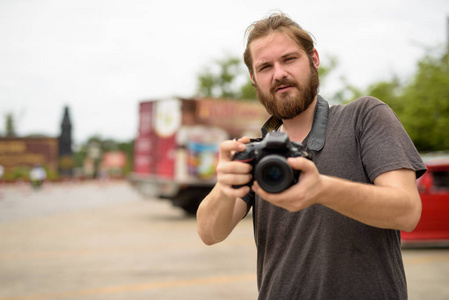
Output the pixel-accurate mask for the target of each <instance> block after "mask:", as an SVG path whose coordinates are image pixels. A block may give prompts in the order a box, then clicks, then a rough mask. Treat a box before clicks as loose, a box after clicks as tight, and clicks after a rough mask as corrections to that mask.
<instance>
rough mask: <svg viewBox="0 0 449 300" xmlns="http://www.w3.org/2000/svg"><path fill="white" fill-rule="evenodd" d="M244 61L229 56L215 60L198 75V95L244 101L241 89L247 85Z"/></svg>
mask: <svg viewBox="0 0 449 300" xmlns="http://www.w3.org/2000/svg"><path fill="white" fill-rule="evenodd" d="M247 77H248V76H247V75H246V74H245V71H244V68H243V66H242V61H241V59H240V58H238V57H234V56H229V57H226V58H224V59H218V60H215V61H214V63H213V64H212V65H211V66H209V67H206V68H205V69H204V71H202V72H201V73H200V74H199V75H198V94H199V96H202V97H214V98H235V99H242V90H241V87H242V86H243V85H245V84H247V81H248V78H247Z"/></svg>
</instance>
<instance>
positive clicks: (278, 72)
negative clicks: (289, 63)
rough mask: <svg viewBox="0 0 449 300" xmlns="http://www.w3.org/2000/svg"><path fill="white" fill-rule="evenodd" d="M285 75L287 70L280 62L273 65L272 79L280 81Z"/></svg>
mask: <svg viewBox="0 0 449 300" xmlns="http://www.w3.org/2000/svg"><path fill="white" fill-rule="evenodd" d="M286 77H287V72H286V71H285V69H284V68H283V67H282V65H280V64H275V65H274V74H273V81H280V80H282V79H283V78H286Z"/></svg>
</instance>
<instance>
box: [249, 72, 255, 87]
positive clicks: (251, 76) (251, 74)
mask: <svg viewBox="0 0 449 300" xmlns="http://www.w3.org/2000/svg"><path fill="white" fill-rule="evenodd" d="M249 77H250V78H251V82H252V84H253V86H256V80H255V79H254V75H253V73H251V72H249Z"/></svg>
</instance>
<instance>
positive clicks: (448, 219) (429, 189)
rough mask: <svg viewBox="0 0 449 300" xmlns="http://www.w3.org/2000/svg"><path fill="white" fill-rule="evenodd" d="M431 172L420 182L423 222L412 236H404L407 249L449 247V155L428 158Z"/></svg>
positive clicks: (410, 234) (425, 157) (425, 160)
mask: <svg viewBox="0 0 449 300" xmlns="http://www.w3.org/2000/svg"><path fill="white" fill-rule="evenodd" d="M423 161H424V163H425V164H426V166H427V169H428V171H427V172H426V173H425V174H424V175H423V176H422V177H421V178H419V179H418V182H417V184H418V190H419V194H420V196H421V201H422V214H421V219H420V221H419V223H418V225H417V226H416V228H415V230H413V231H412V232H402V234H401V237H402V244H403V246H406V247H407V246H449V155H448V154H443V155H438V154H432V155H424V156H423Z"/></svg>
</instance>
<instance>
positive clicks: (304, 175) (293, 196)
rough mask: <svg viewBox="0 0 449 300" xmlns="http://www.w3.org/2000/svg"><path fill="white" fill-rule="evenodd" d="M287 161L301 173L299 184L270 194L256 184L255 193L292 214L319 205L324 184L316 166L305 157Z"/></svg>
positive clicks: (254, 186)
mask: <svg viewBox="0 0 449 300" xmlns="http://www.w3.org/2000/svg"><path fill="white" fill-rule="evenodd" d="M287 161H288V163H289V165H290V167H292V168H293V169H295V170H300V171H301V175H300V177H299V180H298V183H297V184H295V185H293V186H291V187H290V188H288V189H286V190H285V191H283V192H281V193H277V194H270V193H267V192H266V191H264V190H263V189H262V188H261V187H260V186H259V184H258V183H257V182H254V184H253V186H252V189H253V191H254V192H255V193H256V194H258V195H259V196H260V197H262V198H263V199H264V200H266V201H268V202H270V203H271V204H273V205H276V206H279V207H282V208H284V209H286V210H288V211H290V212H295V211H299V210H302V209H305V208H307V207H309V206H312V205H313V204H316V203H318V199H319V194H320V191H321V190H322V182H321V175H320V173H319V172H318V169H317V168H316V166H315V164H314V163H313V162H312V161H310V160H308V159H306V158H303V157H294V158H288V159H287Z"/></svg>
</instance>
